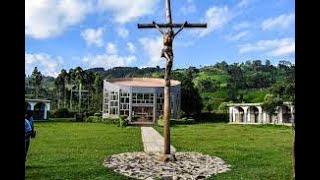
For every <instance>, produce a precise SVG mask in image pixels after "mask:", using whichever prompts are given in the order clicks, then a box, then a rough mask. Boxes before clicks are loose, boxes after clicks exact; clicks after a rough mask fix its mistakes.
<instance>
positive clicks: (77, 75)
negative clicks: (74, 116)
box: [75, 66, 84, 113]
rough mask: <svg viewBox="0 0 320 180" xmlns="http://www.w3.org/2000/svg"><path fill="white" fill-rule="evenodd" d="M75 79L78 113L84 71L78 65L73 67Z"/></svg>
mask: <svg viewBox="0 0 320 180" xmlns="http://www.w3.org/2000/svg"><path fill="white" fill-rule="evenodd" d="M75 79H76V82H77V84H78V88H79V113H80V112H81V89H82V84H83V82H84V71H83V70H82V68H81V67H79V66H78V67H76V69H75Z"/></svg>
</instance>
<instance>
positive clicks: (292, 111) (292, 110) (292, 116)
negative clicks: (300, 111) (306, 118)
mask: <svg viewBox="0 0 320 180" xmlns="http://www.w3.org/2000/svg"><path fill="white" fill-rule="evenodd" d="M290 113H291V120H293V119H294V107H293V106H292V105H291V106H290Z"/></svg>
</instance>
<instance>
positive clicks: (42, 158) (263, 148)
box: [26, 122, 292, 180]
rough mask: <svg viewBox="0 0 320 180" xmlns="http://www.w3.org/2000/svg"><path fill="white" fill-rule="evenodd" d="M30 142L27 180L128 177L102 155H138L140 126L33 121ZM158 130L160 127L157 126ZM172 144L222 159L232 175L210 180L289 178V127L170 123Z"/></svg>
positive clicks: (181, 148)
mask: <svg viewBox="0 0 320 180" xmlns="http://www.w3.org/2000/svg"><path fill="white" fill-rule="evenodd" d="M36 129H37V132H38V137H37V138H36V139H34V140H33V141H32V142H31V147H30V151H29V154H28V158H27V162H26V179H41V180H42V179H49V180H50V179H61V180H62V179H63V180H67V179H70V180H71V179H72V180H74V179H77V180H85V179H93V180H96V179H115V180H117V179H121V180H122V179H129V178H127V177H125V176H122V175H119V174H117V173H114V172H113V171H112V170H109V169H106V168H105V167H104V166H103V165H102V162H103V160H104V158H105V157H106V156H109V155H112V154H118V153H122V152H133V151H143V145H142V141H141V134H140V128H139V127H127V128H120V127H117V126H115V125H106V124H101V123H77V122H41V123H40V122H38V123H36ZM156 129H157V130H159V131H162V128H158V127H157V128H156ZM171 144H172V145H174V146H175V147H176V148H177V150H178V151H196V152H202V153H205V154H209V155H213V156H218V157H221V158H223V159H224V160H225V161H226V162H227V163H228V164H231V165H232V167H231V169H232V170H231V171H230V172H227V173H223V174H218V175H217V176H216V177H212V178H210V179H218V180H220V179H223V180H224V179H230V180H238V179H246V180H247V179H248V180H255V179H266V180H267V179H268V180H289V179H291V174H292V169H291V154H292V151H291V144H292V131H291V128H290V127H285V126H270V125H269V126H268V125H229V124H225V123H205V124H194V125H175V126H173V127H172V128H171Z"/></svg>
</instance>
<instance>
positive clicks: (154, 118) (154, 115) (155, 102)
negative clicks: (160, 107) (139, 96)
mask: <svg viewBox="0 0 320 180" xmlns="http://www.w3.org/2000/svg"><path fill="white" fill-rule="evenodd" d="M156 109H157V93H153V123H156V122H157V116H156V112H157V111H156Z"/></svg>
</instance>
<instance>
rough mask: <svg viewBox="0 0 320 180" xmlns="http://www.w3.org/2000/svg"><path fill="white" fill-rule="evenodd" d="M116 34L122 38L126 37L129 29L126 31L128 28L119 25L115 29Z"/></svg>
mask: <svg viewBox="0 0 320 180" xmlns="http://www.w3.org/2000/svg"><path fill="white" fill-rule="evenodd" d="M117 34H118V36H120V37H122V38H127V37H128V35H129V31H128V29H126V28H124V27H120V28H118V29H117Z"/></svg>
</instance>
